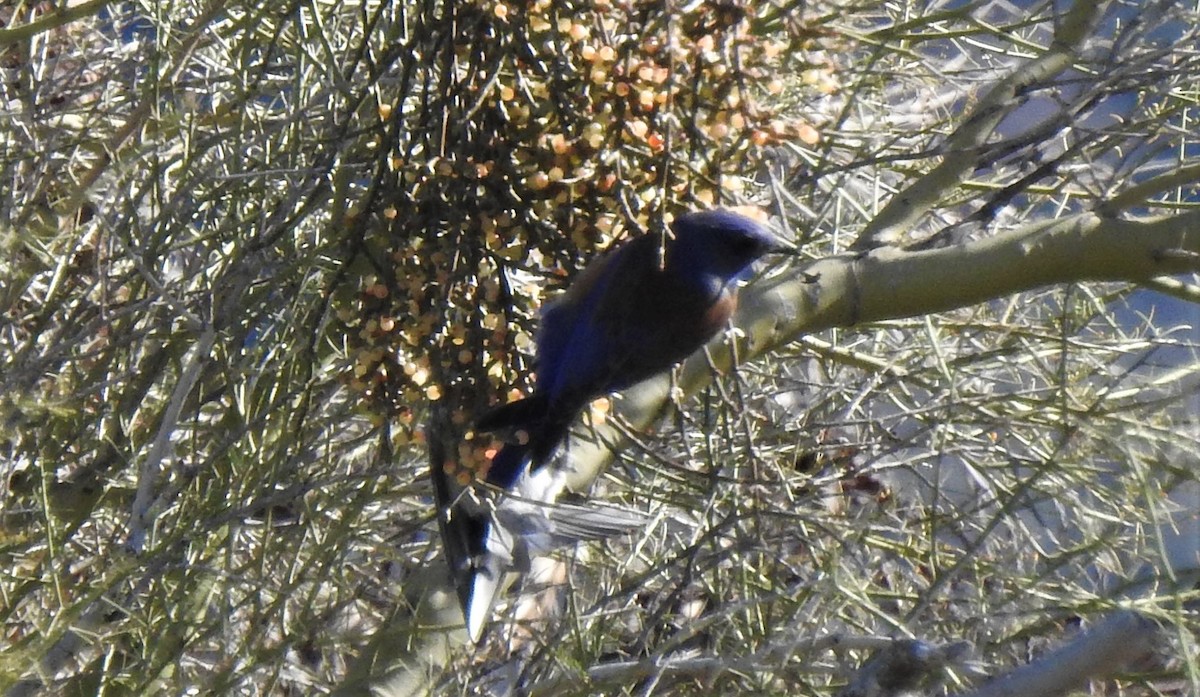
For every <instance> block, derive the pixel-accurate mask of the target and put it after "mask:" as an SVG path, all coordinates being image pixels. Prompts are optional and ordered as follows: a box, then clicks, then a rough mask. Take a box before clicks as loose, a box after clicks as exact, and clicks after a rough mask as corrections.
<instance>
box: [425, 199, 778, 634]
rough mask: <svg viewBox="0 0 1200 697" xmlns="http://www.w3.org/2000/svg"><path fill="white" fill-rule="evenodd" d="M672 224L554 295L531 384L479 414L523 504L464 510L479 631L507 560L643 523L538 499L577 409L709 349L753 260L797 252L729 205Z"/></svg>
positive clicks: (470, 600) (463, 541) (495, 475)
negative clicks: (526, 391) (504, 438)
mask: <svg viewBox="0 0 1200 697" xmlns="http://www.w3.org/2000/svg"><path fill="white" fill-rule="evenodd" d="M671 231H672V234H671V235H670V236H668V237H666V238H665V239H664V238H663V237H662V236H659V235H643V236H641V237H638V238H635V239H633V240H631V241H629V242H627V243H625V244H623V245H621V246H620V247H617V248H616V249H614V250H612V251H610V252H609V253H607V254H606V255H604V256H602V257H600V258H599V259H597V260H596V261H595V262H594V263H592V264H591V265H589V266H588V267H587V268H586V269H584V270H583V272H582V273H580V274H579V277H578V278H577V279H576V280H575V282H574V283H573V284H572V285H571V286H570V288H568V289H567V290H566V291H565V292H564V293H563V294H562V295H561V296H559V297H558V298H557V299H555V300H554V301H553V302H551V303H550V304H548V305H546V306H545V307H544V308H543V310H542V314H541V326H540V327H539V331H538V335H537V342H536V344H537V362H536V369H535V372H536V376H537V381H536V384H535V387H534V391H533V394H532V395H530V396H529V397H527V398H525V399H521V400H518V401H515V402H510V403H508V404H504V405H502V406H500V407H498V408H496V409H494V410H492V411H490V412H488V413H486V414H484V415H483V416H481V417H480V418H479V419H478V420H477V421H476V422H475V430H476V431H484V432H487V431H495V432H503V433H506V434H508V435H509V437H508V442H507V443H506V444H505V445H504V446H503V447H502V448H501V449H500V451H499V452H498V453H497V454H496V455H495V456H494V458H493V459H492V462H491V465H490V467H489V468H488V470H487V475H486V481H487V483H488V484H491V485H493V486H494V487H495V488H497V489H499V490H501V491H505V492H512V498H513V499H514V501H519V502H520V504H519V505H518V504H517V503H515V502H506V501H504V500H501V501H499V502H498V503H495V502H493V504H492V505H491V513H490V515H481V514H480V513H479V512H478V511H479V507H476V512H475V513H474V514H467V515H465V516H462V517H463V518H464V520H462V523H463V525H462V526H460V530H464V531H466V533H467V534H466V536H465V538H464V536H463V535H459V539H458V546H459V548H460V550H461V551H462V552H463V553H462V554H460V555H459V556H463V557H467V558H465V559H460V560H459V564H458V565H457V566H458V568H456V569H455V572H456V573H455V575H456V580H457V581H458V586H459V597H460V600H461V601H462V603H463V606H464V613H465V615H466V617H467V628H468V631H469V632H470V634H471V637H472V639H475V640H478V638H479V636H480V635H481V633H482V630H483V626H484V624H486V622H487V619H488V617H489V615H490V612H491V607H492V604H493V602H494V600H495V595H496V592H497V591H498V588H499V583H500V576H501V575H502V574H503V573H504V571H505V570H507V569H509V568H520V567H522V566H523V562H525V561H527V559H528V557H529V556H531V555H536V554H538V553H543V552H544V551H545V550H546V549H549V548H552V547H553V546H561V545H562V544H565V543H567V542H569V541H574V540H577V539H595V538H601V537H607V536H610V535H612V534H615V533H617V532H621V531H623V530H626V529H629V528H630V527H635V526H637V525H638V524H640V523H641V522H643V519H642V517H641V516H640V515H637V514H625V515H621V513H622V512H619V511H618V512H613V511H608V512H600V513H598V514H596V513H595V511H597V510H599V511H603V509H597V508H593V509H584V508H581V507H567V508H564V507H561V506H546V507H545V509H544V511H545V513H544V514H539V513H537V512H536V508H537V507H536V505H533V506H531V505H530V504H537V503H540V502H550V501H552V500H553V499H554V497H556V496H557V495H558V493H559V491H560V490H561V488H562V478H561V477H560V476H557V475H558V474H559V471H558V470H560V469H561V468H558V467H546V465H548V464H549V463H551V461H552V460H553V459H554V458H555V456H556V452H558V451H559V448H560V446H561V445H562V444H563V443H564V441H566V439H567V434H568V430H569V428H570V425H571V423H572V421H574V420H575V418H576V417H577V416H578V415H579V413H580V411H581V410H582V409H583V408H584V407H585V406H587V405H588V403H590V402H591V401H592V400H594V399H595V398H597V397H600V396H602V395H606V394H609V393H611V392H616V391H618V390H622V389H624V388H627V387H630V386H631V385H634V384H635V383H638V382H641V381H642V380H645V379H647V378H650V377H652V376H654V375H657V374H659V373H661V372H663V371H665V370H667V369H669V368H670V367H671V366H672V365H674V364H676V363H678V362H679V361H681V360H683V359H684V358H686V357H688V356H689V355H690V354H692V353H693V352H695V351H696V350H697V349H699V348H700V347H702V346H703V345H704V344H705V343H707V342H708V341H709V340H710V339H712V338H713V337H714V336H716V334H717V333H718V332H720V331H721V329H723V328H724V327H725V326H726V325H727V324H728V322H729V319H730V317H732V315H733V311H734V308H735V307H736V305H737V283H738V281H740V280H742V279H744V278H745V277H746V276H747V275H748V274H749V272H750V268H751V266H752V264H753V263H754V262H755V261H756V260H758V259H759V258H760V257H762V256H763V255H766V254H771V253H792V251H791V249H790V248H788V247H786V246H785V245H783V244H782V243H781V242H780V241H779V240H778V239H776V238H775V237H774V236H772V235H771V234H770V233H768V232H767V230H766V229H765V228H764V227H763V226H762V225H760V224H759V223H758V222H756V221H754V220H753V219H751V218H748V217H746V216H743V215H740V214H738V213H735V212H733V211H729V210H723V209H717V210H709V211H701V212H696V213H688V214H686V215H683V216H680V217H679V218H677V219H676V220H675V221H674V223H673V224H672V225H671ZM502 498H503V497H502ZM443 533H446V528H445V526H444V527H443ZM447 544H448V548H449V547H450V546H451V545H450V538H449V537H447ZM464 548H465V549H464ZM451 556H452V557H453V556H454V555H451ZM452 562H454V560H453V559H452Z"/></svg>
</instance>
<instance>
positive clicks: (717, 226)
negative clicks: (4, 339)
mask: <svg viewBox="0 0 1200 697" xmlns="http://www.w3.org/2000/svg"><path fill="white" fill-rule="evenodd" d="M671 230H672V231H673V232H674V233H675V240H674V242H673V243H672V245H671V247H670V249H669V251H668V252H667V265H668V267H669V268H671V269H673V270H674V271H676V272H679V273H684V274H695V275H696V277H697V279H698V280H700V281H702V282H705V283H712V282H713V281H718V282H719V283H720V285H721V286H725V285H728V284H729V283H731V282H733V281H736V280H739V279H741V278H743V277H745V275H746V274H747V273H748V272H749V271H750V267H751V265H752V264H754V262H755V261H757V260H758V259H759V258H760V257H762V256H764V255H766V254H787V253H794V252H793V250H792V249H791V248H790V247H788V246H787V245H785V244H784V243H783V242H781V241H780V240H779V239H778V238H776V237H775V236H774V235H772V234H771V233H770V232H767V229H766V227H764V226H763V225H762V224H760V223H759V222H757V221H755V220H753V219H751V218H748V217H746V216H744V215H741V214H739V213H735V212H733V211H730V210H724V209H720V208H718V209H714V210H708V211H699V212H695V213H687V214H685V215H682V216H680V217H678V218H676V219H675V222H673V223H672V224H671Z"/></svg>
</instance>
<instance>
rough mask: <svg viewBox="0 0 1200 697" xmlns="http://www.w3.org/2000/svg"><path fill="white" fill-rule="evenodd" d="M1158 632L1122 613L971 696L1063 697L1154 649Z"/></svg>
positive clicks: (1138, 618)
mask: <svg viewBox="0 0 1200 697" xmlns="http://www.w3.org/2000/svg"><path fill="white" fill-rule="evenodd" d="M1157 634H1158V627H1157V626H1156V625H1155V624H1154V623H1153V622H1151V621H1150V620H1149V619H1147V618H1145V617H1143V616H1142V615H1139V614H1138V613H1136V612H1133V611H1130V610H1122V611H1121V612H1118V613H1116V614H1115V615H1113V616H1112V617H1110V618H1109V619H1107V620H1105V621H1104V622H1103V623H1101V624H1100V625H1099V626H1097V627H1096V628H1095V629H1093V630H1092V631H1090V632H1088V633H1086V634H1084V635H1083V636H1081V637H1080V638H1079V639H1077V640H1076V641H1074V642H1072V643H1070V644H1068V645H1066V646H1064V647H1062V648H1061V649H1059V650H1057V651H1055V652H1053V653H1051V654H1049V655H1047V656H1044V657H1042V659H1041V660H1039V661H1037V662H1035V663H1031V664H1029V665H1027V666H1024V667H1023V668H1019V669H1017V670H1014V671H1013V672H1011V673H1009V674H1008V675H1005V676H1003V677H1001V678H997V679H996V680H994V681H992V682H990V683H988V684H987V685H984V686H983V687H981V688H979V689H978V690H975V691H974V692H971V693H970V695H969V696H968V697H1016V696H1017V695H1046V696H1047V697H1050V696H1052V695H1065V694H1067V693H1069V692H1072V691H1073V690H1075V689H1077V688H1078V687H1080V686H1081V685H1083V684H1084V683H1086V682H1087V681H1088V680H1089V679H1095V678H1103V677H1106V676H1108V675H1111V674H1113V672H1115V671H1119V670H1121V669H1122V668H1123V667H1125V666H1128V665H1129V664H1130V663H1132V662H1135V661H1137V660H1139V659H1142V658H1144V657H1145V656H1146V655H1148V654H1150V653H1152V652H1153V650H1154V641H1155V637H1156V636H1157Z"/></svg>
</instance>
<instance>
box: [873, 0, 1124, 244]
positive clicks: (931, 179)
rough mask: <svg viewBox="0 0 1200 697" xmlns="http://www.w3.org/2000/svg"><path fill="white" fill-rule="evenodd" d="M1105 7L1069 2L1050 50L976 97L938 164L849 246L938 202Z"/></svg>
mask: <svg viewBox="0 0 1200 697" xmlns="http://www.w3.org/2000/svg"><path fill="white" fill-rule="evenodd" d="M1106 5H1107V3H1106V2H1087V1H1083V0H1081V1H1080V2H1076V3H1075V4H1074V5H1072V6H1071V9H1070V10H1068V11H1067V14H1066V15H1065V16H1064V17H1063V20H1062V21H1061V22H1060V23H1059V25H1058V27H1057V30H1056V31H1055V34H1054V40H1053V42H1051V45H1050V48H1049V49H1047V51H1046V52H1045V53H1044V54H1042V55H1041V56H1039V57H1038V58H1036V59H1034V60H1033V61H1030V62H1029V63H1026V64H1023V65H1021V66H1019V67H1017V68H1015V69H1014V70H1013V71H1012V72H1011V73H1010V74H1009V76H1008V77H1007V78H1005V79H1004V80H1001V81H1000V82H998V83H996V85H995V86H994V87H992V89H991V90H990V91H989V92H988V93H987V94H986V95H984V96H983V97H982V98H981V99H980V100H979V103H978V104H977V105H976V106H975V109H974V110H973V111H972V112H971V114H970V116H968V117H967V119H966V120H965V121H964V122H963V123H962V125H961V126H959V127H958V128H957V129H956V130H955V131H954V133H953V134H952V135H951V136H950V137H949V138H947V140H946V143H945V145H944V146H943V154H944V155H945V157H944V159H943V160H942V161H941V163H939V164H938V165H937V166H936V167H934V168H933V169H932V170H930V171H929V172H928V173H927V174H925V175H924V176H922V177H921V178H919V179H917V180H915V181H914V182H913V183H912V184H910V185H909V186H907V187H906V188H905V189H904V190H903V191H900V192H899V193H897V194H896V195H895V196H894V197H892V199H891V200H890V201H888V203H887V205H886V206H884V207H883V210H881V211H879V213H878V214H877V215H875V217H874V218H872V220H871V222H870V223H869V224H868V225H867V226H866V227H865V228H864V229H863V231H862V233H861V234H860V235H859V237H858V240H857V241H856V242H855V243H854V247H853V248H854V249H858V250H862V249H871V248H873V247H878V246H881V245H886V244H890V243H892V242H894V241H895V240H896V239H897V238H899V236H900V235H901V234H902V233H904V232H905V231H907V230H909V229H911V228H912V226H913V224H914V223H916V221H917V220H918V219H919V218H920V217H921V216H923V215H925V214H926V213H928V212H929V211H930V210H931V209H932V208H933V207H934V206H935V205H937V202H938V201H942V200H945V197H946V192H948V191H952V190H954V189H955V188H957V187H958V186H959V185H960V184H961V183H962V182H963V181H964V180H965V179H966V178H967V177H968V176H969V175H970V174H971V173H972V172H973V171H974V170H975V168H976V167H977V166H978V164H979V163H978V156H977V155H975V154H973V153H975V152H976V151H978V149H979V148H980V147H981V146H982V145H983V144H984V143H986V142H987V139H988V138H989V137H991V135H992V132H993V131H995V129H996V126H997V125H998V124H999V123H1000V121H1001V120H1002V119H1003V118H1004V117H1005V116H1007V115H1008V114H1010V113H1011V112H1012V111H1013V109H1015V108H1016V107H1017V106H1018V105H1019V101H1018V99H1017V98H1018V96H1019V95H1020V94H1021V93H1022V92H1023V91H1025V90H1027V89H1029V88H1030V87H1032V86H1033V85H1036V84H1038V83H1041V82H1044V81H1046V80H1049V79H1050V78H1052V77H1054V76H1055V75H1058V74H1059V73H1061V72H1062V71H1064V70H1066V69H1067V68H1069V67H1070V66H1071V64H1072V63H1073V62H1074V61H1075V58H1076V53H1077V52H1078V50H1079V47H1080V46H1081V45H1082V44H1083V41H1084V40H1085V39H1086V38H1087V37H1088V35H1089V34H1090V33H1091V30H1092V28H1093V27H1095V25H1096V22H1098V21H1099V19H1100V17H1101V16H1103V14H1104V8H1105V6H1106Z"/></svg>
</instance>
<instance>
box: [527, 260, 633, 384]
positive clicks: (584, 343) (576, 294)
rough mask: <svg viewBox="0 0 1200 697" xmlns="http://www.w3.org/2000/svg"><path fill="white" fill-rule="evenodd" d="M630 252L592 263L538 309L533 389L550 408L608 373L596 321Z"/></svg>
mask: <svg viewBox="0 0 1200 697" xmlns="http://www.w3.org/2000/svg"><path fill="white" fill-rule="evenodd" d="M634 242H636V240H635V241H634ZM631 249H633V250H635V251H636V247H635V245H634V243H633V242H631V243H629V244H626V245H624V246H622V247H620V248H619V249H617V250H616V251H614V252H612V253H610V254H608V255H607V256H606V257H604V258H602V259H600V260H598V261H596V262H594V263H593V265H592V266H589V267H588V268H587V269H585V270H584V272H583V273H582V274H580V277H579V278H578V279H577V280H576V282H575V283H573V284H572V285H571V287H570V289H568V290H567V291H566V292H565V293H564V294H563V295H562V296H561V297H559V298H558V299H556V300H555V301H554V302H552V303H550V304H548V305H546V306H545V308H543V310H542V317H541V329H540V331H539V332H538V340H537V352H538V355H537V362H538V367H537V376H538V384H537V389H538V391H539V392H545V394H547V395H548V396H549V399H550V401H551V402H554V401H557V400H558V399H559V398H562V397H563V396H565V395H569V394H572V393H574V392H576V391H578V390H580V389H581V388H582V389H584V390H587V389H589V388H591V386H593V385H594V384H595V383H597V382H598V381H600V380H602V379H603V376H604V375H605V374H606V372H607V371H608V369H609V366H610V365H611V361H612V357H611V355H610V352H609V343H610V341H608V336H607V330H606V329H605V328H604V327H603V326H601V325H600V324H599V323H598V322H597V318H598V317H599V315H600V309H601V307H600V305H601V302H602V301H603V300H604V298H605V296H606V295H607V294H608V292H609V288H610V286H611V285H612V283H613V280H614V278H615V277H617V276H620V275H621V274H622V272H623V269H624V267H625V266H628V261H629V259H630V258H631V257H632V254H631V252H630V250H631Z"/></svg>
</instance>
